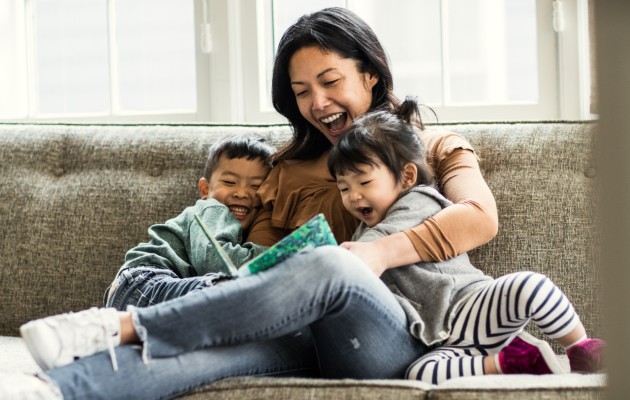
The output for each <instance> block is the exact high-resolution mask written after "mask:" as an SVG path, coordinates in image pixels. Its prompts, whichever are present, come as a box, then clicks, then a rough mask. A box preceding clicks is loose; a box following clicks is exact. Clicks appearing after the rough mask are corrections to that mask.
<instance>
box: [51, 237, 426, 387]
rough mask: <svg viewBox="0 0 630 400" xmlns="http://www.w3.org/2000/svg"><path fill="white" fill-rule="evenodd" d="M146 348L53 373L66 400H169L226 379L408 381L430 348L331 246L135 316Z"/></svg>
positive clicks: (363, 269)
mask: <svg viewBox="0 0 630 400" xmlns="http://www.w3.org/2000/svg"><path fill="white" fill-rule="evenodd" d="M132 315H133V318H134V323H135V327H136V331H137V332H138V334H139V336H140V337H141V338H142V340H143V346H147V348H146V350H147V351H148V354H149V361H148V363H147V364H146V365H145V364H144V363H143V360H142V354H141V353H142V349H141V347H140V346H129V345H125V346H119V347H117V348H116V355H117V358H118V365H119V370H118V371H113V369H112V366H111V362H110V359H109V355H108V353H107V352H102V353H98V354H95V355H93V356H90V357H85V358H82V359H80V360H78V361H76V362H74V363H72V364H70V365H68V366H65V367H62V368H57V369H54V370H50V371H48V372H47V376H48V378H50V379H51V380H52V381H53V382H54V383H56V384H57V385H58V386H59V388H60V389H61V391H62V393H63V395H64V398H65V399H74V398H91V399H97V398H109V399H114V398H138V399H140V398H150V399H153V398H169V397H173V396H176V395H179V394H182V393H185V392H187V391H189V390H191V389H193V388H196V387H199V386H202V385H204V384H207V383H210V382H214V381H217V380H219V379H222V378H226V377H231V376H242V375H285V376H286V375H289V376H305V375H306V376H312V375H313V374H317V371H319V376H322V377H326V378H357V379H402V378H404V376H405V371H406V369H407V367H408V366H409V365H410V364H411V363H412V362H413V361H414V360H415V359H417V358H418V357H420V356H421V355H422V354H424V353H425V352H426V350H427V349H426V347H425V346H424V345H423V344H422V343H421V342H420V341H419V340H416V339H415V338H413V337H412V336H411V335H410V334H409V331H408V329H407V320H406V317H405V313H404V311H403V309H402V308H401V306H400V305H399V304H398V302H397V300H396V298H395V297H394V295H393V294H392V293H391V292H390V291H389V290H388V289H387V287H386V286H385V285H384V284H383V283H382V281H381V280H380V279H378V278H377V277H376V276H375V275H374V274H373V273H372V272H371V271H370V270H369V269H368V267H367V266H366V265H365V264H363V263H362V262H361V261H360V260H359V258H357V257H356V256H354V255H353V254H352V253H350V252H349V251H346V250H344V249H340V248H338V247H332V246H326V247H320V248H317V249H315V250H312V251H309V252H305V253H302V254H300V255H299V256H295V257H292V258H291V259H289V260H287V261H285V262H284V263H282V264H279V265H277V266H276V267H274V268H272V269H270V270H268V271H265V272H262V273H259V274H256V275H252V276H248V277H243V278H238V279H235V280H232V281H228V282H225V283H222V284H220V285H218V286H216V287H212V288H208V289H205V290H198V291H193V292H191V293H189V294H187V295H186V296H183V297H180V298H177V299H174V300H170V301H167V302H165V303H161V304H158V305H155V306H151V307H146V308H136V309H134V310H133V311H132Z"/></svg>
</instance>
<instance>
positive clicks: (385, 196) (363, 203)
mask: <svg viewBox="0 0 630 400" xmlns="http://www.w3.org/2000/svg"><path fill="white" fill-rule="evenodd" d="M358 170H359V172H354V171H348V173H347V174H346V175H337V187H338V188H339V191H340V192H341V200H342V201H343V206H344V207H345V208H346V210H348V211H349V212H350V214H352V216H353V217H355V218H357V219H359V220H361V221H363V222H365V224H366V225H367V226H369V227H373V226H374V225H376V224H378V223H379V222H381V221H382V220H383V219H384V218H385V215H386V214H387V211H388V210H389V208H390V207H391V206H392V205H393V204H394V203H395V202H396V200H397V199H398V197H399V196H400V194H401V193H402V192H403V191H404V190H406V188H407V186H404V185H403V184H402V183H401V182H400V181H399V180H398V179H396V178H395V177H394V176H393V175H392V173H391V171H390V170H389V169H387V167H385V166H384V165H383V164H382V163H381V162H380V161H379V162H378V163H377V164H376V165H375V166H373V165H367V164H364V165H359V166H358Z"/></svg>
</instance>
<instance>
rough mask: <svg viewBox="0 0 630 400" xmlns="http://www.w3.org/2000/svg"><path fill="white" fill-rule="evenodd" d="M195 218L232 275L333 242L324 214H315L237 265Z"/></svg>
mask: <svg viewBox="0 0 630 400" xmlns="http://www.w3.org/2000/svg"><path fill="white" fill-rule="evenodd" d="M195 219H196V220H197V222H198V223H199V225H200V226H201V229H202V230H203V232H204V233H205V235H206V236H207V237H208V239H209V240H210V242H211V243H212V244H213V245H214V247H215V249H217V253H218V254H219V257H220V258H221V259H222V260H223V262H224V263H225V265H226V266H227V268H228V269H229V270H230V272H231V273H232V275H233V276H245V275H252V274H256V273H258V272H260V271H264V270H266V269H269V268H271V267H273V266H274V265H277V264H279V263H281V262H283V261H285V260H286V259H288V258H289V257H291V256H293V255H295V254H297V253H299V252H301V251H305V250H307V249H313V248H315V247H318V246H325V245H333V246H336V245H337V241H336V240H335V236H334V235H333V233H332V230H331V229H330V225H329V224H328V221H326V218H325V217H324V214H317V215H315V216H314V217H313V218H311V219H309V220H308V221H307V222H306V223H304V225H302V226H300V227H299V228H297V229H296V230H294V231H293V232H291V233H290V234H288V235H287V236H285V237H284V238H282V239H281V240H280V241H279V242H278V243H276V244H274V245H273V246H271V247H270V248H268V249H267V250H265V251H264V252H263V253H261V254H259V255H258V256H256V257H255V258H253V259H251V260H250V261H248V262H246V263H245V264H243V265H241V266H240V267H237V266H236V265H235V264H234V262H233V261H232V259H231V258H230V256H229V255H228V254H227V253H226V252H225V250H223V247H221V244H220V243H219V242H218V241H217V240H216V239H215V237H214V234H213V233H212V230H211V229H210V228H208V227H207V226H206V224H204V223H203V221H202V220H201V218H199V217H198V216H197V215H195Z"/></svg>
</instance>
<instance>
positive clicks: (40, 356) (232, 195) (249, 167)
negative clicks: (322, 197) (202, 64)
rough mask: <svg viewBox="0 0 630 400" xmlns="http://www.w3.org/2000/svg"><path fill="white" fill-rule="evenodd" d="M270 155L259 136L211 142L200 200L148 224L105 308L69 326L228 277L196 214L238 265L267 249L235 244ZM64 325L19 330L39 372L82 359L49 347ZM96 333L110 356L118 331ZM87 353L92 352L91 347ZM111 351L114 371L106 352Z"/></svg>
mask: <svg viewBox="0 0 630 400" xmlns="http://www.w3.org/2000/svg"><path fill="white" fill-rule="evenodd" d="M274 151H275V148H274V147H273V146H271V145H269V144H267V143H265V141H264V139H262V138H258V137H251V136H241V137H233V138H226V139H224V140H221V141H220V142H218V143H216V144H215V145H213V146H212V147H211V148H210V152H209V155H208V159H207V161H206V166H205V169H204V176H203V177H202V178H201V179H199V182H198V184H197V187H198V189H199V197H200V199H199V200H197V202H196V203H195V205H193V206H190V207H188V208H186V209H185V210H184V211H183V212H182V213H181V214H179V215H178V216H177V217H175V218H172V219H169V220H168V221H166V222H165V223H163V224H156V225H153V226H151V227H150V228H149V230H148V232H149V236H150V238H151V239H150V241H149V242H146V243H140V244H138V245H137V246H136V247H134V248H132V249H131V250H129V251H128V252H127V254H126V255H125V263H124V264H123V265H122V267H121V268H120V269H119V271H118V273H117V274H116V278H115V279H114V282H113V283H112V285H111V286H110V287H109V288H108V289H107V291H106V294H105V296H106V306H107V307H108V308H105V309H100V310H97V309H96V308H93V309H90V310H86V311H83V312H80V313H75V314H66V316H67V318H68V319H70V320H73V323H76V322H77V320H78V319H81V320H83V321H82V322H84V323H86V324H89V323H90V320H92V319H99V320H104V319H106V318H103V315H102V313H110V314H115V313H116V310H115V309H118V310H125V309H126V308H127V306H130V305H131V306H136V307H146V306H149V305H151V304H156V303H159V302H163V301H166V300H168V299H172V298H175V297H180V296H183V295H185V294H187V293H189V292H191V291H193V290H199V289H203V288H206V287H209V286H213V285H214V284H216V283H217V282H218V281H221V280H224V279H230V276H231V272H230V271H229V270H228V268H227V266H225V265H224V262H223V261H222V259H221V258H220V256H219V255H218V252H217V250H216V249H215V248H214V245H213V244H212V243H211V242H210V240H209V239H208V237H207V236H206V234H205V233H204V231H203V229H202V227H201V226H200V224H199V223H198V222H197V220H196V218H195V216H198V217H199V218H200V219H201V221H203V223H204V224H205V225H206V226H209V227H211V228H212V231H213V234H214V236H215V238H216V239H217V241H218V242H219V243H220V244H221V245H222V247H223V249H224V250H225V251H226V252H227V253H228V254H229V255H230V258H231V259H232V260H233V261H234V263H235V264H236V265H237V266H238V265H241V264H243V263H244V262H246V261H248V260H250V259H252V258H254V257H256V256H257V255H258V254H260V253H262V252H263V251H265V250H266V249H267V247H264V246H259V245H255V244H253V243H249V242H248V243H243V244H241V241H242V238H243V231H244V230H246V229H247V228H249V226H250V225H251V223H252V221H253V219H254V216H255V214H256V209H255V207H254V200H255V195H256V191H257V190H258V188H259V187H260V185H261V184H262V182H263V181H264V180H265V178H266V177H267V174H268V173H269V171H270V169H271V165H270V164H269V161H268V160H269V158H270V156H271V155H272V153H273V152H274ZM63 324H64V323H63V321H62V320H60V319H59V318H57V319H56V320H55V321H52V320H51V319H50V318H44V319H41V320H37V321H32V322H30V323H27V324H25V325H23V326H22V327H21V328H20V332H21V334H22V337H23V338H24V340H25V342H26V344H27V346H28V347H29V349H30V350H31V353H32V354H33V356H34V358H35V360H36V361H37V363H38V364H39V365H40V367H42V368H43V369H44V370H47V369H50V368H53V367H58V366H62V365H65V364H68V363H70V362H71V361H73V360H74V358H75V357H81V356H83V355H84V354H71V353H69V352H67V351H65V349H66V348H65V347H63V346H61V345H60V344H59V343H53V339H54V338H57V337H58V336H60V335H64V337H65V336H68V335H69V333H70V331H69V330H64V329H63V327H62V325H63ZM102 334H103V335H104V337H105V338H106V340H104V342H106V343H108V348H109V349H110V351H112V349H113V346H114V345H115V344H117V341H119V340H120V337H119V335H118V332H115V328H114V327H112V329H109V330H108V329H103V332H102ZM69 336H73V335H69ZM66 339H67V340H71V339H69V338H66ZM66 339H64V340H66ZM55 344H56V345H55ZM34 350H35V351H34ZM100 350H105V349H100ZM92 352H94V349H90V353H92ZM111 354H112V362H113V364H114V368H115V369H116V368H117V366H116V360H115V357H114V353H113V351H112V352H111Z"/></svg>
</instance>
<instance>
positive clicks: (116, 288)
mask: <svg viewBox="0 0 630 400" xmlns="http://www.w3.org/2000/svg"><path fill="white" fill-rule="evenodd" d="M226 278H227V275H224V274H208V275H204V276H194V277H190V278H180V277H178V276H177V275H176V274H175V273H174V272H173V271H171V270H169V269H164V268H159V267H136V268H130V269H128V270H124V271H122V272H121V273H119V274H118V276H117V277H116V283H115V284H112V286H110V287H109V288H107V291H106V292H105V296H104V297H105V298H104V301H103V303H104V304H105V306H106V307H114V308H116V309H117V310H120V311H124V310H126V309H127V306H129V305H132V306H135V307H147V306H151V305H155V304H159V303H163V302H165V301H167V300H171V299H175V298H178V297H181V296H184V295H186V294H188V293H190V292H193V291H196V290H200V289H206V288H208V287H212V286H214V285H215V284H216V283H217V282H221V281H222V280H223V279H226ZM110 292H111V293H110Z"/></svg>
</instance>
